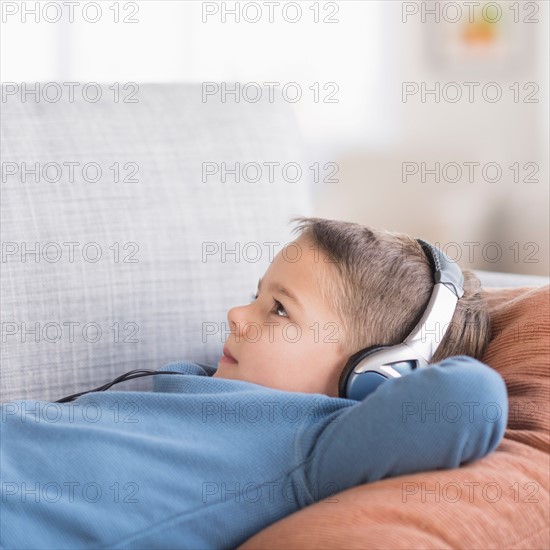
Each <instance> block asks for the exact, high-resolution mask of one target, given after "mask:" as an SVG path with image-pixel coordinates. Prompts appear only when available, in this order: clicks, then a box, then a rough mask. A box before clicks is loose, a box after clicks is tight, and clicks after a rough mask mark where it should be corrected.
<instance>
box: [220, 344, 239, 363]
mask: <svg viewBox="0 0 550 550" xmlns="http://www.w3.org/2000/svg"><path fill="white" fill-rule="evenodd" d="M220 361H224V362H225V363H237V360H236V359H235V358H234V357H233V356H232V355H231V352H230V351H229V348H228V347H227V346H224V347H223V356H222V358H221V359H220Z"/></svg>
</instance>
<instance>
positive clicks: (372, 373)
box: [338, 239, 464, 401]
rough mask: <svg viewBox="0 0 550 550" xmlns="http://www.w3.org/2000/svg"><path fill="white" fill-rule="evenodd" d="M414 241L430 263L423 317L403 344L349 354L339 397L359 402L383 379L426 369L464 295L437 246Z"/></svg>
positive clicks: (460, 280) (461, 283) (459, 273)
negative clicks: (429, 290)
mask: <svg viewBox="0 0 550 550" xmlns="http://www.w3.org/2000/svg"><path fill="white" fill-rule="evenodd" d="M417 242H418V243H419V244H420V246H421V247H422V250H423V251H424V253H425V254H426V256H427V257H428V260H429V261H430V265H431V267H432V272H433V277H434V283H435V284H434V288H433V291H432V295H431V297H430V300H429V302H428V305H427V306H426V310H425V311H424V315H422V318H421V319H420V321H418V323H417V324H416V326H415V327H414V329H413V330H412V332H411V333H410V334H409V336H407V338H405V341H404V342H403V343H401V344H397V345H393V346H386V345H378V344H377V345H374V346H370V347H368V348H365V349H362V350H360V351H358V352H357V353H355V354H354V355H352V356H351V357H350V359H349V360H348V362H347V363H346V366H345V367H344V369H343V370H342V374H341V375H340V380H339V383H338V391H339V397H343V398H346V399H354V400H356V401H362V400H363V399H365V397H367V396H368V395H369V394H371V393H372V392H374V391H375V390H376V388H378V386H380V385H381V384H382V383H383V382H385V381H386V380H389V379H391V378H400V377H401V376H403V375H406V374H409V373H410V372H412V371H413V370H415V369H417V368H423V367H426V366H427V365H428V363H429V362H430V360H431V358H432V357H433V355H434V353H435V352H436V350H437V348H438V347H439V345H440V344H441V341H442V340H443V337H444V336H445V333H446V331H447V329H448V327H449V323H450V322H451V319H452V317H453V314H454V312H455V309H456V304H457V302H458V300H459V298H461V297H462V296H463V295H464V276H463V274H462V271H461V270H460V268H459V267H458V265H457V264H456V263H454V262H452V261H451V260H449V258H448V257H447V256H446V255H445V254H444V253H443V252H442V251H441V250H439V249H438V248H437V247H435V246H433V245H431V244H429V243H427V242H425V241H423V240H421V239H417ZM428 327H430V329H429V330H428ZM435 327H437V330H435Z"/></svg>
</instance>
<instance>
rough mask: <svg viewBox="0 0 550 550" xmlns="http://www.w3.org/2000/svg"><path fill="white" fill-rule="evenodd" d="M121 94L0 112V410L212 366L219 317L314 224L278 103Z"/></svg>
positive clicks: (296, 140) (289, 121) (12, 100)
mask: <svg viewBox="0 0 550 550" xmlns="http://www.w3.org/2000/svg"><path fill="white" fill-rule="evenodd" d="M52 90H53V91H52ZM92 91H94V90H92ZM53 92H55V88H52V89H51V90H49V96H48V97H50V98H55V95H54V93H53ZM118 92H119V93H118V98H117V96H116V89H115V87H114V86H110V87H109V86H102V88H101V99H100V100H99V101H92V100H90V98H92V99H94V98H95V95H94V94H92V93H91V91H90V93H89V94H88V99H87V100H85V99H83V94H82V93H78V92H77V93H75V94H74V98H71V97H70V96H69V95H68V94H67V93H64V94H63V96H62V98H61V100H59V101H47V100H45V99H44V98H42V97H40V98H39V101H35V99H34V98H33V96H27V97H26V98H25V99H26V101H22V98H21V96H16V95H13V96H12V95H7V96H6V97H5V101H4V102H3V104H2V128H1V129H2V151H1V153H2V200H1V223H2V226H1V229H2V263H1V268H2V283H1V302H2V312H1V323H2V325H1V326H2V346H1V347H2V352H1V363H2V368H1V376H0V399H1V400H2V401H11V400H17V399H37V400H45V401H49V400H55V399H59V398H61V397H63V396H65V395H67V394H71V393H75V392H77V391H84V390H87V389H91V388H94V387H97V386H100V385H102V384H104V383H106V382H108V381H110V380H111V379H113V378H114V377H116V376H118V375H120V374H122V373H124V372H126V371H129V370H133V369H158V368H160V367H162V365H164V364H166V363H169V362H171V361H176V360H181V359H191V360H194V361H197V362H204V363H211V364H216V363H217V361H218V359H219V357H220V356H221V353H222V351H221V350H222V347H223V342H224V340H225V338H226V336H227V330H228V327H227V318H226V314H227V310H228V308H230V307H231V306H234V305H237V304H242V303H246V302H247V301H248V300H249V298H250V295H251V293H252V292H254V291H255V290H256V285H257V281H258V278H259V277H260V276H261V275H262V274H263V273H264V271H265V269H266V268H267V267H268V265H269V262H270V260H271V259H272V256H273V254H274V253H276V252H278V251H279V250H280V249H281V248H282V246H283V245H284V244H285V243H286V242H288V241H290V240H292V235H291V228H292V226H291V225H289V224H288V222H289V219H290V217H292V216H298V215H311V214H312V211H311V199H310V192H311V187H310V183H309V174H310V173H311V171H310V170H309V169H308V167H307V166H305V164H304V161H303V157H302V151H303V142H302V138H301V135H300V133H299V130H298V126H297V124H296V120H295V118H294V115H293V112H292V108H291V106H290V105H289V104H288V103H286V104H285V103H284V102H283V101H272V102H270V101H269V95H268V94H263V95H262V100H261V101H259V102H257V103H251V102H240V103H235V102H230V101H228V102H226V103H222V102H221V101H220V100H219V99H218V101H215V100H212V99H211V98H209V99H210V100H206V101H203V98H202V87H201V85H200V84H161V85H155V84H147V85H139V86H138V87H137V88H135V87H131V88H128V89H123V87H122V86H120V89H119V90H118ZM3 97H4V96H3ZM115 99H118V101H115ZM237 162H238V163H240V169H241V170H240V174H241V177H240V181H239V182H237V181H236V178H235V175H234V174H232V173H231V170H233V169H234V168H235V167H236V164H235V163H237ZM224 163H225V164H224ZM248 163H251V164H248ZM254 163H257V164H254ZM265 163H279V164H278V165H276V164H271V165H268V164H265ZM289 163H294V164H292V165H291V164H289ZM247 164H248V166H245V165H247ZM258 166H259V168H260V170H259V171H258ZM270 166H271V172H270ZM296 167H298V168H300V169H301V171H302V173H301V176H300V178H299V179H298V180H296V175H297V174H298V169H297V168H296ZM283 168H285V170H286V172H283ZM224 170H226V171H227V172H226V173H223V171H224ZM258 174H259V175H260V177H259V179H258V181H255V180H256V179H257V176H258ZM224 179H225V181H224ZM295 180H296V181H295ZM270 243H275V244H270ZM232 251H233V253H232ZM150 387H151V378H150V377H147V378H141V379H138V380H134V381H131V382H126V383H124V384H122V385H120V386H117V389H134V390H137V389H150Z"/></svg>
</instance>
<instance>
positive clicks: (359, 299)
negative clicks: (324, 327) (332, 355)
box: [291, 217, 491, 363]
mask: <svg viewBox="0 0 550 550" xmlns="http://www.w3.org/2000/svg"><path fill="white" fill-rule="evenodd" d="M291 222H297V224H298V225H297V226H296V227H295V228H294V229H293V232H298V234H299V236H300V237H303V238H304V239H305V240H306V241H308V242H309V243H311V244H312V245H313V246H314V247H318V248H319V249H320V250H321V251H323V252H324V253H325V255H326V256H328V260H327V261H328V263H323V265H325V266H328V267H329V273H331V274H332V275H336V277H331V276H329V277H325V278H324V279H323V282H324V284H323V285H321V286H322V287H324V288H322V290H323V295H324V296H325V298H326V299H328V301H329V303H330V304H331V305H332V307H333V309H334V310H335V312H336V313H337V314H338V316H339V317H340V320H341V322H342V324H343V328H344V330H343V336H340V338H341V339H342V340H343V341H342V342H341V346H342V349H343V351H344V352H345V353H346V354H347V355H349V356H351V355H352V354H354V353H356V352H357V351H359V350H361V349H363V348H367V347H369V346H373V345H376V344H378V345H395V344H399V343H401V342H403V340H404V339H405V338H406V337H407V336H408V335H409V334H410V332H411V331H412V330H413V328H414V327H415V326H416V324H417V323H418V321H419V320H420V318H421V317H422V314H423V313H424V310H425V309H426V306H427V304H428V301H429V299H430V296H431V294H432V290H433V286H434V282H433V275H432V270H431V267H430V263H429V260H428V258H427V257H426V255H425V254H424V252H423V251H422V248H421V246H420V244H419V243H418V242H417V241H416V240H415V239H414V238H412V237H410V236H408V235H406V234H404V233H397V232H391V231H385V230H377V229H372V228H369V227H366V226H363V225H359V224H357V223H352V222H344V221H338V220H327V219H322V218H306V217H296V218H292V219H291ZM462 273H463V275H464V295H463V296H462V298H460V299H459V300H458V302H457V306H456V310H455V313H454V315H453V318H452V320H451V323H450V324H449V327H448V329H447V332H446V333H445V335H444V337H443V339H442V341H441V344H440V346H439V347H438V349H437V350H436V352H435V354H434V356H433V358H432V360H431V361H430V362H431V363H436V362H438V361H440V360H442V359H444V358H446V357H451V356H453V355H469V356H471V357H475V358H476V359H481V357H482V355H483V352H484V351H485V348H486V347H487V344H488V343H489V340H490V338H491V325H490V318H489V313H488V311H487V307H486V304H485V301H484V299H483V296H482V294H481V285H480V282H479V279H478V278H477V277H476V275H475V274H474V273H472V272H471V271H465V270H463V271H462ZM340 334H341V332H340Z"/></svg>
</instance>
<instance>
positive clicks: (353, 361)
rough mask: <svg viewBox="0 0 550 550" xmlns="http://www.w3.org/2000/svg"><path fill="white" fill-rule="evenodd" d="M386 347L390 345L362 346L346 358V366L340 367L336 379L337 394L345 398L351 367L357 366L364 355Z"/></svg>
mask: <svg viewBox="0 0 550 550" xmlns="http://www.w3.org/2000/svg"><path fill="white" fill-rule="evenodd" d="M388 347H390V346H378V345H375V346H370V347H368V348H364V349H362V350H359V351H358V352H357V353H354V354H353V355H352V356H351V357H350V358H349V359H348V362H347V363H346V366H345V367H344V368H343V369H342V372H341V374H340V378H339V380H338V396H339V397H342V398H344V399H347V385H348V380H349V377H350V375H351V373H352V372H353V369H354V368H355V367H356V366H357V364H358V363H359V362H361V361H362V360H363V359H364V358H365V357H368V356H369V355H372V354H373V353H376V352H377V351H379V350H381V349H384V348H388Z"/></svg>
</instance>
